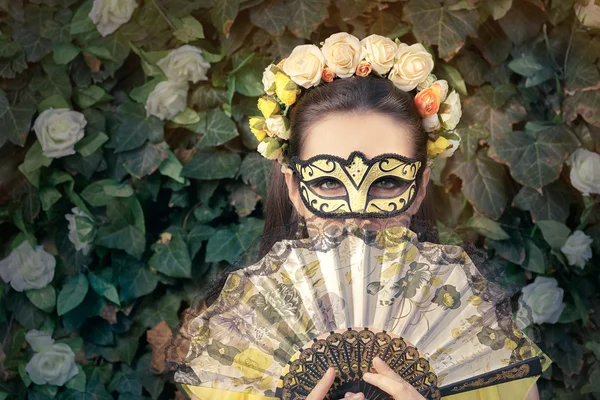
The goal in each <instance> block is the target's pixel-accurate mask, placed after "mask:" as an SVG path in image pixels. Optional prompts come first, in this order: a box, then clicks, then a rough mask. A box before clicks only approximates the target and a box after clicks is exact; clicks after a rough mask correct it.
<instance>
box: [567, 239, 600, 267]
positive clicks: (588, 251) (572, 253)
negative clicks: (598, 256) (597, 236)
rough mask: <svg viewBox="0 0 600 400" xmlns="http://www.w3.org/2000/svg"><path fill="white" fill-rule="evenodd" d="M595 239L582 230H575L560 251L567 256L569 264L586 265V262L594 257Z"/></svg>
mask: <svg viewBox="0 0 600 400" xmlns="http://www.w3.org/2000/svg"><path fill="white" fill-rule="evenodd" d="M593 242H594V239H592V238H591V237H589V236H588V235H586V234H585V233H583V232H582V231H575V232H573V233H572V234H571V235H570V236H569V237H568V238H567V241H566V242H565V244H563V245H562V247H561V248H560V251H562V253H563V254H564V255H565V256H566V257H567V260H568V261H569V265H575V266H577V267H579V268H582V269H583V267H585V263H586V262H588V260H589V259H591V258H592V247H591V245H592V243H593Z"/></svg>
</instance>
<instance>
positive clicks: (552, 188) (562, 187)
mask: <svg viewBox="0 0 600 400" xmlns="http://www.w3.org/2000/svg"><path fill="white" fill-rule="evenodd" d="M541 191H542V193H539V192H538V191H537V190H535V189H533V188H530V187H527V186H523V187H522V188H521V190H519V193H517V195H516V196H515V198H514V199H513V205H514V206H515V207H518V208H520V209H521V210H524V211H529V212H530V213H531V219H532V220H533V222H536V221H539V220H554V221H558V222H562V223H564V222H565V221H566V220H567V218H568V217H569V209H570V206H571V204H572V203H573V202H574V201H575V199H574V196H573V194H572V192H571V190H570V189H569V187H568V186H567V184H566V183H564V182H563V181H561V180H557V181H555V182H552V183H550V184H549V185H546V186H544V187H543V188H542V189H541Z"/></svg>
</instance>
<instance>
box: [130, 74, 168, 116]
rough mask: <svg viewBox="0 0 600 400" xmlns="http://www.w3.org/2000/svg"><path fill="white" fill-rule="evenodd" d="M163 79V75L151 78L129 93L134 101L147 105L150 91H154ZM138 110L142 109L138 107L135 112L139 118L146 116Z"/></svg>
mask: <svg viewBox="0 0 600 400" xmlns="http://www.w3.org/2000/svg"><path fill="white" fill-rule="evenodd" d="M156 68H158V67H156ZM162 81H164V78H163V77H162V76H161V77H158V78H154V79H151V80H149V81H148V82H146V83H145V84H143V85H142V86H138V87H136V88H134V89H133V90H131V92H130V93H129V97H131V99H132V100H133V101H135V102H137V103H139V104H141V105H145V104H146V101H147V100H148V96H149V95H150V93H152V91H153V90H154V89H155V88H156V85H158V84H159V83H161V82H162ZM123 107H127V105H124V106H123ZM138 110H140V109H139V108H138V109H137V110H135V114H136V117H137V118H139V117H140V116H145V115H144V114H143V113H142V114H140V112H139V111H138ZM132 111H133V110H132Z"/></svg>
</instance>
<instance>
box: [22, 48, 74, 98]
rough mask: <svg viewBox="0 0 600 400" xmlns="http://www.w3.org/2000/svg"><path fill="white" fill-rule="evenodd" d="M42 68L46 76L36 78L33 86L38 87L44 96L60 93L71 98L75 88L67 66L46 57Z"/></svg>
mask: <svg viewBox="0 0 600 400" xmlns="http://www.w3.org/2000/svg"><path fill="white" fill-rule="evenodd" d="M42 68H43V69H44V72H45V73H46V76H45V77H36V78H34V79H33V81H32V83H31V85H32V87H34V88H36V89H37V90H38V91H39V92H40V93H41V94H42V96H44V97H50V96H53V95H60V96H62V97H64V98H65V99H69V98H71V95H72V93H73V89H72V87H71V79H70V78H69V75H68V74H67V69H66V67H65V66H63V65H56V64H54V62H51V61H49V59H48V58H46V59H44V61H43V62H42Z"/></svg>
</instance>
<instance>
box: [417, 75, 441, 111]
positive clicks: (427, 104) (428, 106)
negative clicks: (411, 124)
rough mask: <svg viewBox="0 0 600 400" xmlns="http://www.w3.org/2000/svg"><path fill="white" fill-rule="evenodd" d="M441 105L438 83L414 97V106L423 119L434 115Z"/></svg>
mask: <svg viewBox="0 0 600 400" xmlns="http://www.w3.org/2000/svg"><path fill="white" fill-rule="evenodd" d="M441 103H442V86H441V85H440V84H439V83H434V84H433V85H431V86H430V87H429V88H427V89H425V90H422V91H420V92H419V93H417V95H416V96H415V105H416V106H417V110H418V111H419V114H421V117H423V118H425V117H429V116H432V115H435V114H436V113H437V112H438V110H439V109H440V104H441Z"/></svg>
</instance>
